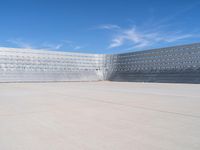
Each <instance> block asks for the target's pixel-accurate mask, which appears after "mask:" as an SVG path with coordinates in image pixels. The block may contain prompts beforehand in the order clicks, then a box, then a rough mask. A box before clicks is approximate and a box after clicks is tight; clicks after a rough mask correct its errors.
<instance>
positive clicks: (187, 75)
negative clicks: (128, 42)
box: [0, 43, 200, 83]
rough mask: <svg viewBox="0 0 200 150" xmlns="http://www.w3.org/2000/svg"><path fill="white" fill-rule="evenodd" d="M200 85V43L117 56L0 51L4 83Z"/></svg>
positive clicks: (26, 50)
mask: <svg viewBox="0 0 200 150" xmlns="http://www.w3.org/2000/svg"><path fill="white" fill-rule="evenodd" d="M102 80H110V81H122V82H174V83H200V43H197V44H190V45H183V46H174V47H168V48H160V49H153V50H146V51H140V52H131V53H123V54H113V55H101V54H81V53H69V52H54V51H45V50H30V49H16V48H0V82H48V81H102Z"/></svg>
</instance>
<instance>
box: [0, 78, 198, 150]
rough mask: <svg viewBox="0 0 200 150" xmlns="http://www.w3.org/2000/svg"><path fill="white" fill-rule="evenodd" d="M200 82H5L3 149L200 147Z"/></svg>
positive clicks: (0, 110)
mask: <svg viewBox="0 0 200 150" xmlns="http://www.w3.org/2000/svg"><path fill="white" fill-rule="evenodd" d="M199 149H200V85H192V84H188V85H187V84H152V83H151V84H150V83H146V84H144V83H117V82H74V83H73V82H71V83H70V82H66V83H15V84H6V83H3V84H0V150H199Z"/></svg>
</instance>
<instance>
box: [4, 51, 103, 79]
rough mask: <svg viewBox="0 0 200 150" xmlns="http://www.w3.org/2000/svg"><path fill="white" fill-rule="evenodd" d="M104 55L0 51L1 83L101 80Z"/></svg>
mask: <svg viewBox="0 0 200 150" xmlns="http://www.w3.org/2000/svg"><path fill="white" fill-rule="evenodd" d="M102 59H103V56H102V55H92V54H76V53H59V52H48V51H47V52H45V51H31V50H30V51H29V50H18V49H17V50H15V49H0V82H26V81H41V82H43V81H98V80H102V79H103V76H102V73H101V70H102Z"/></svg>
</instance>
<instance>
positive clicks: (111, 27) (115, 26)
mask: <svg viewBox="0 0 200 150" xmlns="http://www.w3.org/2000/svg"><path fill="white" fill-rule="evenodd" d="M97 28H98V29H107V30H111V29H120V27H119V26H118V25H115V24H104V25H100V26H98V27H97Z"/></svg>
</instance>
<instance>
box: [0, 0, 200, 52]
mask: <svg viewBox="0 0 200 150" xmlns="http://www.w3.org/2000/svg"><path fill="white" fill-rule="evenodd" d="M199 7H200V2H199V1H198V0H6V1H0V46H1V47H20V48H36V49H50V50H59V51H71V52H87V53H121V52H129V51H138V50H145V49H151V48H157V47H165V46H172V45H179V44H188V43H194V42H200V9H199Z"/></svg>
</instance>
